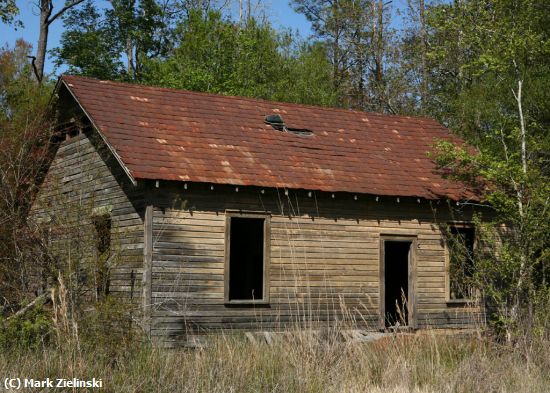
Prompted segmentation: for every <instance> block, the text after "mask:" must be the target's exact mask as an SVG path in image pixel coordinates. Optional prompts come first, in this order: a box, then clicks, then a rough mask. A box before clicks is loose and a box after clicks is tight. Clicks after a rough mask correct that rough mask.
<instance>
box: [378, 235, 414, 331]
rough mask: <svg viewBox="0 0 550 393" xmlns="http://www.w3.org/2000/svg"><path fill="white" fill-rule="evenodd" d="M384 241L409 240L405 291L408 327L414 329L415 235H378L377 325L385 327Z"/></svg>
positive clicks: (382, 328) (381, 327)
mask: <svg viewBox="0 0 550 393" xmlns="http://www.w3.org/2000/svg"><path fill="white" fill-rule="evenodd" d="M386 241H394V242H409V243H410V244H411V245H410V248H409V261H408V268H407V269H408V272H407V273H408V279H409V290H408V293H407V305H408V318H407V319H408V321H407V323H408V325H407V326H408V327H409V328H412V329H416V327H417V323H416V296H415V293H416V248H417V236H416V235H380V276H379V279H380V281H379V282H380V285H379V286H380V294H379V298H378V299H379V300H378V305H379V325H380V329H381V330H385V329H386V321H385V314H386V282H385V277H384V276H385V268H386V255H385V243H386Z"/></svg>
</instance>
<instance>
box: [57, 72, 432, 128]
mask: <svg viewBox="0 0 550 393" xmlns="http://www.w3.org/2000/svg"><path fill="white" fill-rule="evenodd" d="M59 78H60V79H64V80H65V79H66V78H69V79H70V78H75V79H85V80H89V81H92V82H99V83H103V84H105V83H107V84H113V85H122V86H131V87H133V88H141V89H147V90H156V91H167V92H175V93H186V94H193V95H198V96H203V97H218V98H234V99H239V100H244V101H249V102H263V103H271V104H281V105H289V106H294V107H298V108H300V107H301V108H304V109H311V108H316V109H323V110H331V111H336V112H339V113H347V114H350V113H354V114H366V115H370V116H376V117H379V118H394V119H407V120H410V119H416V120H426V121H429V122H432V123H434V124H438V125H440V123H439V122H438V121H437V120H436V119H434V118H431V117H428V116H411V115H398V114H389V113H381V112H372V111H363V110H358V109H350V108H337V107H333V106H323V105H314V104H301V103H297V102H285V101H274V100H268V99H265V98H256V97H246V96H238V95H231V94H223V93H211V92H205V91H195V90H187V89H178V88H175V87H161V86H154V85H144V84H139V83H131V82H122V81H113V80H109V79H99V78H93V77H89V76H83V75H71V74H62V75H61V76H60V77H59Z"/></svg>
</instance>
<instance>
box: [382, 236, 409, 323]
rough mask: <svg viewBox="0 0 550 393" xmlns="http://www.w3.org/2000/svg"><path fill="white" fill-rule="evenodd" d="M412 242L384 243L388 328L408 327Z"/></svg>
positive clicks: (385, 317) (386, 319)
mask: <svg viewBox="0 0 550 393" xmlns="http://www.w3.org/2000/svg"><path fill="white" fill-rule="evenodd" d="M410 247H411V242H408V241H385V242H384V291H385V293H384V297H385V303H384V305H385V316H384V319H385V324H386V327H389V326H395V325H396V324H397V323H398V322H399V323H400V324H401V325H407V324H408V323H407V321H408V316H407V296H408V293H409V250H410Z"/></svg>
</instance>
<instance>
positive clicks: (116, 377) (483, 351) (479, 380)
mask: <svg viewBox="0 0 550 393" xmlns="http://www.w3.org/2000/svg"><path fill="white" fill-rule="evenodd" d="M338 336H339V335H337V334H327V335H325V336H324V338H322V339H319V337H318V336H316V337H315V336H313V335H311V334H308V333H307V332H303V331H302V332H299V331H296V332H286V334H285V337H286V338H285V339H280V340H276V341H275V342H274V343H273V344H272V345H267V344H265V343H251V342H250V341H249V340H246V339H245V338H244V336H242V335H239V334H231V335H224V336H222V335H219V336H213V337H211V338H210V340H209V342H208V345H207V346H206V347H205V348H203V349H193V350H189V349H187V350H184V349H180V350H166V349H160V348H154V347H152V346H148V345H139V346H134V347H126V348H125V349H124V350H118V351H116V352H115V353H113V351H111V350H109V348H104V347H97V346H95V347H94V346H93V345H81V346H80V348H78V349H77V348H74V346H71V345H70V344H68V345H67V346H65V347H64V346H63V345H59V347H58V348H57V349H52V348H44V349H42V350H40V351H32V352H24V351H23V352H21V351H18V352H15V353H3V354H0V375H2V376H11V377H21V378H24V377H26V378H35V379H42V378H47V377H50V378H58V377H66V378H73V377H77V378H80V379H90V378H93V377H95V378H101V379H102V380H103V384H104V388H103V389H101V391H104V392H547V391H550V346H549V345H548V342H539V343H537V344H536V345H533V346H532V347H530V349H529V356H526V354H525V353H523V352H522V351H519V350H517V349H514V348H510V347H506V346H499V345H497V344H495V343H494V342H492V341H488V340H485V339H481V338H479V337H473V336H470V337H458V336H453V335H445V334H441V333H438V332H434V331H427V332H423V333H421V334H415V335H412V334H411V335H404V334H397V335H390V336H387V337H385V338H383V339H380V340H377V341H374V342H368V343H357V342H355V343H352V342H346V341H343V340H338V339H337V337H338ZM34 391H37V390H34ZM56 391H62V390H56ZM67 391H69V390H67ZM71 391H72V390H71Z"/></svg>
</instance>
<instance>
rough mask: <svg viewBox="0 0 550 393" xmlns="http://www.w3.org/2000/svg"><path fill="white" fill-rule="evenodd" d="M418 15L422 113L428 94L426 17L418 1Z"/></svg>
mask: <svg viewBox="0 0 550 393" xmlns="http://www.w3.org/2000/svg"><path fill="white" fill-rule="evenodd" d="M418 7H419V13H420V41H421V46H422V48H421V52H420V57H421V67H422V88H421V92H420V103H421V109H422V110H423V111H424V110H425V107H426V96H427V94H428V70H427V65H426V52H427V51H428V42H427V39H426V15H425V4H424V0H419V4H418Z"/></svg>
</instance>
